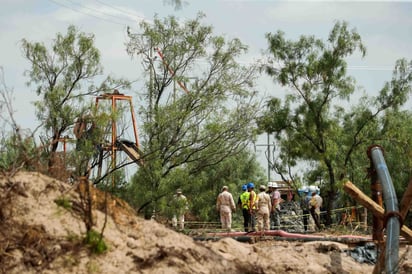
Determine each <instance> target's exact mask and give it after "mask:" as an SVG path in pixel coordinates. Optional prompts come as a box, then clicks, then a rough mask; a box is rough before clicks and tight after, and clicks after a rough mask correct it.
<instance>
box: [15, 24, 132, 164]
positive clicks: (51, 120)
mask: <svg viewBox="0 0 412 274" xmlns="http://www.w3.org/2000/svg"><path fill="white" fill-rule="evenodd" d="M22 50H23V53H24V56H25V58H26V59H27V60H28V61H29V62H30V65H31V68H30V69H29V70H27V72H26V75H27V76H28V77H29V81H28V83H27V84H28V85H34V86H35V88H36V93H37V95H38V96H40V97H41V98H40V100H39V101H36V102H35V107H36V116H37V118H38V120H39V121H40V122H41V124H42V127H43V129H44V133H43V134H42V135H41V138H42V142H43V143H44V144H45V146H44V147H45V148H46V149H45V152H46V154H47V155H49V156H48V159H49V161H48V166H49V168H51V167H52V166H53V165H54V159H55V157H54V154H55V152H56V150H57V148H58V144H59V140H60V139H61V138H62V137H63V136H65V135H71V134H69V133H70V132H69V131H68V130H70V129H72V128H73V124H74V122H75V120H76V119H77V118H79V117H81V116H82V115H84V114H85V113H87V112H89V113H90V112H91V109H90V108H91V107H90V104H88V103H85V101H84V99H85V98H86V96H87V95H96V94H98V93H101V92H108V91H112V90H113V89H114V88H117V87H120V86H122V87H128V86H129V83H128V81H125V80H117V79H113V78H112V77H110V76H107V77H106V78H105V79H104V80H103V81H102V82H101V83H100V84H99V85H95V84H94V82H95V81H97V79H98V78H99V77H102V72H103V68H102V66H101V64H100V53H99V50H98V49H97V48H96V47H95V46H94V35H93V34H86V33H82V32H79V31H78V30H77V29H76V27H74V26H69V27H68V29H67V33H66V34H65V35H63V34H61V33H58V34H57V35H56V38H55V39H54V41H53V43H52V45H51V46H50V48H49V49H48V48H47V47H46V46H45V45H44V44H43V43H40V42H29V41H27V40H26V39H23V40H22ZM88 99H90V98H88Z"/></svg>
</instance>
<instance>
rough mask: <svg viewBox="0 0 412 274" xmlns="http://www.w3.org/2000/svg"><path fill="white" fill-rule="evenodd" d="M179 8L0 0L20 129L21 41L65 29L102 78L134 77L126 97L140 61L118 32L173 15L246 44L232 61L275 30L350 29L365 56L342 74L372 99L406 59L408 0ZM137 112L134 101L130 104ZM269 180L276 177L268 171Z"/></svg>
mask: <svg viewBox="0 0 412 274" xmlns="http://www.w3.org/2000/svg"><path fill="white" fill-rule="evenodd" d="M183 2H184V5H183V7H182V8H181V9H178V10H176V9H175V8H174V6H171V5H169V4H167V1H164V0H116V1H114V0H0V6H1V9H0V66H1V67H3V69H4V77H5V81H6V84H7V86H8V87H9V88H11V89H13V92H14V93H13V94H14V98H15V100H14V102H13V107H14V110H15V114H14V118H15V119H16V120H17V123H18V124H19V125H20V126H21V127H22V128H23V129H24V128H28V129H31V130H33V129H34V128H35V127H36V126H37V125H38V124H39V123H38V122H37V121H36V120H35V118H34V107H33V104H32V102H33V101H35V100H38V98H37V97H36V95H35V92H34V90H33V87H28V86H27V85H26V84H25V83H26V82H27V81H28V78H27V77H26V76H24V72H25V71H26V70H27V69H29V68H30V66H29V63H28V61H27V60H26V59H25V58H24V57H23V54H22V51H21V40H22V39H23V38H24V39H27V40H28V41H30V42H43V43H44V44H45V45H50V43H51V42H52V41H53V39H54V38H55V36H56V34H57V33H58V32H60V33H63V34H64V33H66V31H67V27H68V26H69V25H75V26H76V27H78V28H79V29H80V30H81V31H82V32H85V33H93V34H94V35H95V46H96V47H97V48H98V49H99V50H100V52H101V61H102V65H103V67H104V73H105V74H106V75H107V74H111V75H113V76H115V77H119V78H120V77H124V78H127V79H129V80H133V81H134V80H136V81H137V82H136V85H135V86H133V87H132V89H131V90H127V91H122V92H123V93H125V94H127V95H131V96H133V93H134V92H136V89H139V88H140V85H139V84H138V83H139V79H141V77H140V76H141V75H140V71H141V63H140V61H139V60H137V59H136V58H131V57H130V56H128V55H127V53H126V48H125V42H126V37H127V36H126V29H127V27H130V28H131V30H132V31H135V32H138V23H139V22H141V21H142V20H145V21H147V22H151V21H152V20H153V18H154V15H155V14H156V15H157V16H158V17H159V18H164V17H167V16H169V15H174V16H176V17H177V18H179V20H182V21H184V20H187V19H194V18H195V17H196V14H197V13H199V12H202V13H204V14H205V16H206V17H205V18H204V19H203V20H202V22H203V23H204V24H205V25H211V26H213V31H214V34H215V35H223V36H225V37H226V38H228V39H231V38H239V39H240V40H241V41H242V42H243V43H244V44H246V45H248V47H249V51H248V53H247V54H246V55H245V56H243V57H242V58H241V59H239V62H244V63H251V62H253V61H256V60H259V59H261V58H262V52H263V51H264V50H266V49H267V41H266V39H265V34H266V33H274V32H276V31H278V30H281V31H283V32H284V33H285V34H286V37H287V38H289V39H297V38H298V37H299V36H301V35H314V36H316V37H317V38H321V39H324V40H325V39H326V38H327V36H328V34H329V32H330V30H331V29H332V27H333V25H334V24H335V22H337V21H342V20H344V21H346V22H348V23H349V26H350V28H355V29H356V30H357V31H358V32H359V34H360V35H361V37H362V40H363V42H364V44H365V46H366V48H367V55H366V57H364V58H361V56H359V55H355V56H354V57H351V58H350V59H349V60H348V65H349V68H348V72H349V74H351V75H352V76H353V77H354V78H355V79H356V81H357V84H358V86H359V90H364V92H366V93H368V94H371V95H373V94H376V93H377V92H378V91H379V89H380V88H382V87H383V85H384V83H385V81H389V80H390V79H391V76H392V71H393V68H394V65H395V61H396V60H397V59H399V58H406V59H408V60H412V16H411V14H412V2H410V1H400V2H396V1H275V0H254V1H253V0H192V1H190V0H186V1H183ZM258 88H259V92H260V93H261V95H262V96H264V97H266V96H281V95H282V94H283V93H282V92H283V91H282V90H280V89H279V87H278V86H276V85H274V84H273V83H272V82H271V81H269V80H268V79H267V77H266V78H265V77H262V78H261V79H260V80H259V81H258ZM134 105H135V106H136V105H137V107H138V102H134ZM266 143H267V138H266V136H261V138H259V139H258V142H257V144H258V146H257V147H256V152H257V155H258V158H259V159H260V162H261V163H262V165H263V167H266V166H267V165H266V164H265V159H264V157H265V156H264V154H265V147H263V146H261V145H264V144H266ZM268 177H271V178H270V179H277V178H276V175H274V174H268Z"/></svg>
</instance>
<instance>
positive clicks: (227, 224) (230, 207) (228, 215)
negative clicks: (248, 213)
mask: <svg viewBox="0 0 412 274" xmlns="http://www.w3.org/2000/svg"><path fill="white" fill-rule="evenodd" d="M216 209H217V210H218V211H219V214H220V222H221V224H222V229H224V230H227V231H229V232H230V231H231V228H232V211H235V210H236V205H235V201H234V200H233V196H232V194H231V193H230V192H229V188H228V187H227V186H223V187H222V192H220V193H219V195H218V196H217V199H216Z"/></svg>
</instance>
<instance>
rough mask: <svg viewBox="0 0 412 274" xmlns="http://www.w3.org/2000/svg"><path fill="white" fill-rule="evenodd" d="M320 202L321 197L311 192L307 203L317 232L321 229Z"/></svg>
mask: <svg viewBox="0 0 412 274" xmlns="http://www.w3.org/2000/svg"><path fill="white" fill-rule="evenodd" d="M322 202H323V200H322V197H320V196H319V195H318V194H317V192H316V191H315V192H313V193H312V198H311V199H310V201H309V209H310V214H311V215H312V218H313V220H314V221H315V224H316V227H317V228H318V230H321V229H322V227H321V224H320V208H321V206H322Z"/></svg>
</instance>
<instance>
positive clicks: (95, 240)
mask: <svg viewBox="0 0 412 274" xmlns="http://www.w3.org/2000/svg"><path fill="white" fill-rule="evenodd" d="M84 243H85V244H86V245H88V246H89V248H90V251H92V252H93V253H95V254H102V253H104V252H105V251H106V250H107V245H106V243H105V242H104V240H103V235H101V234H100V233H99V232H97V231H95V230H93V229H91V230H89V231H87V233H86V237H85V238H84Z"/></svg>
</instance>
